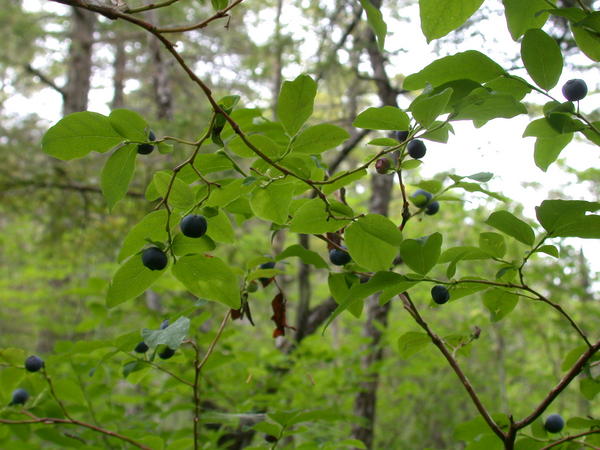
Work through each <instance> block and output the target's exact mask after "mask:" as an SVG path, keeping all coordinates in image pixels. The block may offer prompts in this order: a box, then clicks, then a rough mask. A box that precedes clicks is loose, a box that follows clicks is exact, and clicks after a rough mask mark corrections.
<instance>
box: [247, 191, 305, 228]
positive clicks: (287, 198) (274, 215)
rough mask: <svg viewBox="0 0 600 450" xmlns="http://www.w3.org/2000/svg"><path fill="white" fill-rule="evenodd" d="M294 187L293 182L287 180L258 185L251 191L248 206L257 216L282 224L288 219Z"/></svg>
mask: <svg viewBox="0 0 600 450" xmlns="http://www.w3.org/2000/svg"><path fill="white" fill-rule="evenodd" d="M295 187H296V185H295V183H293V182H292V183H290V182H289V181H287V180H278V181H275V182H273V183H270V184H269V185H267V186H266V187H264V188H263V187H259V188H257V189H255V190H254V191H253V192H252V195H251V197H250V207H251V208H252V211H253V212H254V214H256V216H257V217H260V218H261V219H264V220H270V221H271V222H275V223H277V224H280V225H282V224H284V223H286V222H287V221H288V212H289V210H290V203H291V201H292V197H293V195H294V189H295Z"/></svg>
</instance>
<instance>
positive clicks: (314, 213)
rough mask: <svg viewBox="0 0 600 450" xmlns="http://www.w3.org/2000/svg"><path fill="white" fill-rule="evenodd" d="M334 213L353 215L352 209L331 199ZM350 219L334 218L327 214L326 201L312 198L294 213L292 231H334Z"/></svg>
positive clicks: (341, 215) (312, 232)
mask: <svg viewBox="0 0 600 450" xmlns="http://www.w3.org/2000/svg"><path fill="white" fill-rule="evenodd" d="M330 204H331V205H332V209H333V211H332V213H333V215H334V216H335V217H344V216H345V217H349V218H351V217H353V213H352V210H351V209H350V208H349V207H347V206H345V205H343V204H341V203H339V202H335V201H330ZM348 223H350V220H349V219H348V220H337V219H332V218H330V217H329V216H328V215H327V211H326V208H325V203H324V202H323V201H322V200H321V199H318V198H314V199H311V200H309V201H307V202H306V203H304V204H303V205H302V206H301V207H300V208H298V210H297V211H296V212H295V213H294V218H293V219H292V220H291V222H290V231H292V232H293V233H307V234H320V233H333V232H334V231H337V230H339V229H340V228H342V227H344V226H346V225H348Z"/></svg>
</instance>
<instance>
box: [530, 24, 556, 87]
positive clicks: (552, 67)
mask: <svg viewBox="0 0 600 450" xmlns="http://www.w3.org/2000/svg"><path fill="white" fill-rule="evenodd" d="M521 59H522V60H523V63H524V64H525V69H527V73H528V74H529V76H530V77H531V78H532V79H533V81H535V83H536V84H537V85H538V86H539V87H541V88H542V89H545V90H549V89H552V88H553V87H554V86H556V83H558V80H559V78H560V74H561V73H562V67H563V57H562V53H561V52H560V48H559V46H558V44H557V43H556V41H555V40H554V38H551V37H550V36H548V35H547V34H546V33H545V32H544V31H542V30H539V29H537V28H533V29H531V30H527V32H526V33H525V36H524V37H523V41H522V42H521Z"/></svg>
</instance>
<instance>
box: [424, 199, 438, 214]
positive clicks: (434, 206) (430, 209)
mask: <svg viewBox="0 0 600 450" xmlns="http://www.w3.org/2000/svg"><path fill="white" fill-rule="evenodd" d="M439 210H440V204H439V203H438V202H431V203H430V204H429V205H427V208H425V214H427V215H428V216H433V215H434V214H435V213H437V212H438V211H439Z"/></svg>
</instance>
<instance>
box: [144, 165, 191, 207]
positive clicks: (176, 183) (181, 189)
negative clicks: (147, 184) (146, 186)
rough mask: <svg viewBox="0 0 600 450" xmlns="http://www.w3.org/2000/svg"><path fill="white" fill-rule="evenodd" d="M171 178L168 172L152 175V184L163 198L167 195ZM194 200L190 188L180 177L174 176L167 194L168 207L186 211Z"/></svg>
mask: <svg viewBox="0 0 600 450" xmlns="http://www.w3.org/2000/svg"><path fill="white" fill-rule="evenodd" d="M173 176H174V175H173V174H172V173H170V172H156V173H155V174H154V177H153V178H152V182H153V183H154V187H155V188H156V190H157V191H158V193H159V194H160V196H161V197H165V195H166V194H167V191H168V190H169V186H170V185H171V178H172V177H173ZM194 200H195V197H194V193H193V192H192V190H191V189H190V187H189V186H188V185H187V184H186V183H185V182H184V181H182V180H181V178H180V177H178V176H176V177H175V179H174V180H173V184H172V185H171V190H170V192H169V200H168V203H169V205H171V206H173V207H175V208H179V209H183V210H186V209H189V208H191V207H192V206H193V204H194Z"/></svg>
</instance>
